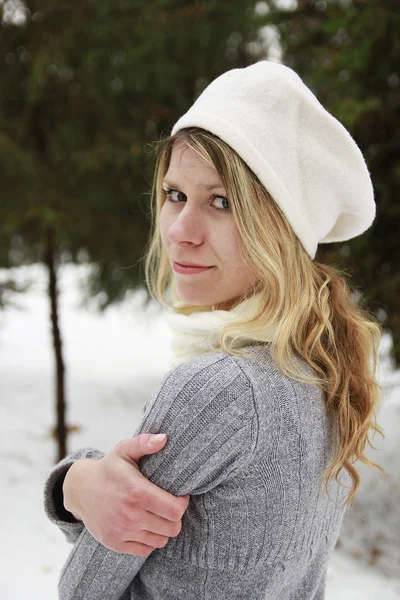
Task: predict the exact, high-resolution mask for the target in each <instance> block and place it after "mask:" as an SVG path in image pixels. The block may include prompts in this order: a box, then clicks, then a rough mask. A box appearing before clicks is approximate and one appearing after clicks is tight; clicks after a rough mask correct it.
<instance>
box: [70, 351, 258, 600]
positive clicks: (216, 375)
mask: <svg viewBox="0 0 400 600" xmlns="http://www.w3.org/2000/svg"><path fill="white" fill-rule="evenodd" d="M257 427H258V421H257V414H256V411H255V407H254V400H253V390H252V387H251V384H250V382H249V380H248V379H247V377H246V376H245V375H244V374H243V372H242V371H241V370H240V369H239V367H238V365H237V363H236V361H235V359H234V358H233V357H231V356H229V355H228V356H227V355H225V354H223V355H222V356H221V354H218V355H217V356H216V355H206V356H203V357H199V358H196V359H194V360H192V361H189V363H187V364H183V365H180V366H179V367H178V368H177V369H175V370H174V371H172V373H171V374H170V375H169V377H168V378H166V379H165V380H164V382H163V384H162V386H161V389H160V390H159V392H158V394H157V396H156V397H155V398H154V399H153V401H152V403H150V405H149V406H148V408H147V411H146V414H145V416H144V418H143V420H142V423H141V424H140V426H139V428H138V431H137V432H135V433H136V434H137V433H141V432H147V433H166V434H167V436H168V441H167V444H166V445H165V446H164V448H163V449H162V450H161V451H160V452H158V453H156V454H152V455H148V456H143V458H141V459H140V465H139V466H140V470H141V472H142V474H143V475H144V476H145V477H147V478H148V479H149V480H150V481H151V482H152V483H153V484H155V485H157V486H159V487H162V488H163V489H164V490H166V491H168V492H169V493H171V494H174V495H175V496H181V495H184V494H187V493H188V494H203V493H205V492H207V491H209V490H211V489H213V488H214V487H216V486H217V485H219V484H221V483H222V482H224V481H226V480H228V479H230V478H233V477H235V474H236V473H237V472H238V471H239V470H241V469H243V468H246V466H247V465H248V464H249V462H250V460H251V456H252V454H253V451H254V447H255V443H256V439H257ZM160 551H162V549H161V550H160ZM145 560H146V558H143V557H137V556H131V555H128V554H122V553H118V552H113V551H111V550H108V549H107V548H105V547H104V546H103V545H102V544H100V543H98V542H97V541H96V540H95V539H94V538H93V536H91V534H90V533H89V531H88V530H87V529H86V528H84V529H83V530H82V533H81V534H80V536H79V539H78V541H77V542H76V544H75V546H74V548H73V550H72V552H71V554H70V556H69V558H68V560H67V563H66V565H65V566H64V568H63V571H62V573H61V576H60V582H59V598H60V600H83V598H84V599H85V600H103V599H104V600H120V598H121V596H122V595H123V594H124V593H126V589H127V587H128V586H129V585H130V583H131V581H132V580H133V578H134V577H135V575H136V574H137V573H138V571H139V569H140V567H141V566H142V565H143V563H144V562H145Z"/></svg>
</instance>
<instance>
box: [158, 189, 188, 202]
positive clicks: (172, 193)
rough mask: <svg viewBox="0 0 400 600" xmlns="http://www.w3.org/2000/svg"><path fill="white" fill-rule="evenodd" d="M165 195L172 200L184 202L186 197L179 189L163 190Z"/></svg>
mask: <svg viewBox="0 0 400 600" xmlns="http://www.w3.org/2000/svg"><path fill="white" fill-rule="evenodd" d="M162 191H163V193H164V195H165V196H166V197H167V198H168V200H170V202H182V200H185V199H186V196H185V194H182V192H180V191H179V190H162Z"/></svg>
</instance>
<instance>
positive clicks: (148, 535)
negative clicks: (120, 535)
mask: <svg viewBox="0 0 400 600" xmlns="http://www.w3.org/2000/svg"><path fill="white" fill-rule="evenodd" d="M127 541H131V540H127ZM135 541H137V542H139V543H140V544H144V545H145V546H150V547H151V548H164V546H166V545H167V544H168V541H169V537H168V536H165V535H158V534H156V533H152V532H151V531H141V532H140V533H139V534H138V535H137V536H136V539H135Z"/></svg>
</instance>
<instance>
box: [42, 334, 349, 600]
mask: <svg viewBox="0 0 400 600" xmlns="http://www.w3.org/2000/svg"><path fill="white" fill-rule="evenodd" d="M246 351H247V353H248V355H247V356H246V357H236V356H235V357H233V356H232V355H230V354H227V353H226V352H225V351H223V350H219V351H216V352H212V353H209V354H205V355H203V356H200V357H198V358H194V359H191V360H188V361H187V362H185V363H183V364H181V365H179V366H178V367H177V368H175V369H173V370H172V371H170V372H169V373H168V374H167V375H166V376H165V378H164V380H163V382H162V383H161V386H160V387H159V389H158V390H157V391H156V393H155V394H153V396H152V397H151V398H150V399H149V400H148V401H147V403H146V405H145V407H144V411H143V412H144V414H143V419H142V422H141V424H140V426H139V427H138V428H137V430H136V431H135V433H134V435H137V434H138V433H141V432H145V433H148V432H151V433H159V432H160V433H161V432H162V433H167V434H168V441H167V443H166V445H165V447H164V448H163V449H162V450H161V451H160V452H158V453H156V454H152V455H147V456H144V457H142V458H141V459H140V465H139V466H140V470H141V472H142V473H143V474H144V475H145V476H146V477H147V478H148V479H149V480H150V481H152V482H153V483H155V484H156V485H158V486H160V487H162V488H163V489H165V490H167V491H168V492H170V493H172V494H174V495H177V496H178V495H179V496H180V495H183V494H186V493H189V494H190V495H191V497H190V502H189V505H188V508H187V510H186V512H185V513H184V515H183V520H182V530H181V532H180V534H179V535H178V536H176V537H173V538H170V540H169V541H168V543H167V545H166V546H165V547H164V548H159V549H158V548H157V549H156V550H154V551H153V552H152V553H151V554H150V556H149V557H148V558H142V557H137V556H132V555H129V554H121V553H118V552H113V551H111V550H108V549H106V548H105V547H104V546H102V545H101V544H100V543H98V542H97V541H96V540H95V539H94V538H93V537H92V536H91V535H90V533H89V532H88V531H87V529H86V528H85V526H84V524H83V523H81V522H79V523H68V522H66V521H65V520H63V516H62V515H63V514H65V510H63V507H62V506H57V500H56V494H55V493H54V489H55V486H56V485H57V481H58V485H60V478H61V477H62V476H63V475H64V474H65V473H66V471H67V470H68V468H69V466H70V465H71V464H72V463H73V462H74V461H75V460H77V459H79V458H85V457H86V458H87V457H89V458H101V457H102V456H104V453H102V452H100V451H98V450H95V449H93V448H84V449H82V450H79V451H77V452H74V453H73V454H71V455H69V456H68V457H66V458H65V459H64V460H63V461H61V462H60V463H58V465H56V466H55V467H54V469H53V470H52V471H51V473H50V474H49V477H48V479H47V480H46V483H45V490H44V499H45V511H46V513H47V515H48V517H49V518H50V519H51V520H52V521H53V522H54V523H55V524H56V525H58V527H59V528H60V529H61V530H62V531H63V532H64V534H65V536H66V538H67V540H68V541H69V542H71V543H73V544H74V547H73V549H72V551H71V553H70V555H69V557H68V560H67V562H66V564H65V565H64V567H63V569H62V572H61V575H60V580H59V598H60V599H61V600H103V599H104V600H122V599H123V600H128V599H129V600H131V599H132V600H133V599H135V600H136V599H140V600H180V599H184V600H261V599H262V600H322V599H323V598H324V595H325V580H326V571H327V563H328V560H329V556H330V554H331V552H332V550H333V549H334V547H335V544H336V541H337V538H338V535H339V530H340V526H341V522H342V518H343V514H344V508H343V500H344V498H345V496H346V493H347V492H348V490H346V488H344V487H342V486H340V485H338V484H337V483H336V482H335V481H333V482H331V483H330V486H329V492H330V496H331V498H332V500H330V499H329V498H328V496H327V495H326V492H325V488H324V485H321V486H320V476H321V473H322V471H323V469H324V467H325V466H326V465H327V464H328V463H329V460H330V458H331V457H332V452H333V449H334V444H335V440H337V429H336V421H335V418H334V416H333V415H332V414H331V413H328V412H327V411H326V408H325V402H324V395H323V393H322V392H321V391H320V390H319V389H318V388H317V387H316V386H314V385H311V384H304V383H299V382H297V381H295V380H293V379H291V378H290V379H289V378H288V377H285V376H284V375H283V374H282V373H281V372H280V371H279V369H278V368H277V366H276V364H275V362H274V360H273V359H272V356H271V353H270V350H269V349H268V346H265V345H255V346H252V347H248V348H246ZM298 360H299V364H300V365H301V368H302V370H303V372H304V373H306V374H308V375H310V374H312V371H311V369H310V367H309V366H308V365H307V364H306V363H305V362H304V361H302V360H300V359H298ZM339 481H340V482H341V483H344V484H346V485H347V486H348V485H349V483H350V477H349V475H348V474H347V472H344V473H343V472H342V474H341V475H340V477H339ZM58 502H59V503H61V502H60V501H58Z"/></svg>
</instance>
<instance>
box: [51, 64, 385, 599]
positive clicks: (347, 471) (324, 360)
mask: <svg viewBox="0 0 400 600" xmlns="http://www.w3.org/2000/svg"><path fill="white" fill-rule="evenodd" d="M157 153H158V160H157V165H156V173H155V179H154V194H153V197H154V213H153V233H152V237H151V240H150V243H149V247H148V252H147V254H146V270H147V281H148V286H149V290H150V292H151V293H152V295H153V297H154V298H155V299H156V300H157V301H158V302H160V303H162V304H163V305H165V306H168V307H169V309H170V311H169V321H170V324H171V327H172V328H173V330H174V333H175V336H174V339H173V344H172V349H173V351H174V366H173V368H172V370H171V371H170V372H169V373H167V374H166V376H165V378H164V380H163V381H162V383H161V385H160V387H159V389H158V390H157V391H156V392H155V393H154V395H153V396H152V397H151V398H150V399H149V401H148V402H147V403H146V405H145V407H144V414H143V418H142V422H141V423H140V425H139V427H138V428H137V430H136V432H135V434H136V436H139V437H135V438H133V439H132V440H123V441H122V442H120V444H118V445H117V446H116V447H115V448H113V449H112V450H111V451H110V452H109V453H108V454H104V453H102V452H100V451H99V450H95V449H92V448H84V449H82V450H80V451H78V452H76V453H74V454H72V455H70V456H69V457H67V458H66V459H64V460H63V461H61V463H59V464H58V465H57V466H56V467H55V468H54V469H53V471H52V472H51V473H50V475H49V477H48V480H47V481H46V488H45V508H46V511H47V514H48V516H49V518H50V519H52V520H53V521H54V522H55V523H56V524H57V525H58V526H59V527H60V528H61V529H62V530H63V531H64V533H65V534H66V536H67V539H68V540H69V541H70V542H72V543H73V544H74V547H73V549H72V551H71V554H70V556H69V558H68V561H67V563H66V564H65V566H64V568H63V570H62V573H61V576H60V582H59V594H60V598H61V599H62V600H67V599H68V600H72V599H73V600H83V599H84V600H102V599H104V600H112V599H120V598H124V599H128V598H131V599H139V598H140V599H143V600H150V599H151V600H156V599H157V600H179V599H185V600H192V599H193V600H200V599H204V600H205V599H210V600H211V599H212V600H215V599H221V600H226V599H229V600H239V599H240V600H258V599H259V600H261V599H263V600H322V599H323V598H324V595H325V581H326V573H327V565H328V561H329V557H330V555H331V553H332V551H333V549H334V547H335V544H336V541H337V539H338V535H339V531H340V526H341V523H342V518H343V515H344V511H345V510H346V507H347V506H348V505H349V504H350V503H351V502H352V500H353V499H354V496H355V494H356V492H357V489H358V486H359V479H360V478H359V475H358V473H357V469H356V464H355V463H356V461H362V462H365V463H367V464H370V465H374V466H377V465H375V463H372V462H370V461H369V460H368V459H367V458H366V457H365V455H364V450H365V446H366V443H367V442H369V441H370V440H369V435H370V434H371V433H372V432H373V431H380V429H379V427H378V426H377V424H376V411H377V408H378V403H379V396H380V393H379V392H380V390H379V386H378V384H377V382H376V378H375V370H376V357H377V348H378V345H379V339H380V328H379V325H378V324H377V322H376V321H375V320H374V319H373V318H372V316H371V315H370V314H369V313H368V312H367V311H366V309H365V308H362V307H361V306H359V305H358V304H357V301H356V300H355V299H354V296H353V295H352V293H351V290H350V288H349V286H348V284H347V282H346V280H345V278H344V276H343V275H342V274H341V273H339V272H338V271H337V270H336V269H335V268H332V267H329V266H327V265H324V264H320V263H318V262H316V261H315V260H314V258H315V254H316V250H317V245H318V244H319V243H324V242H332V241H342V240H346V239H350V238H352V237H355V236H357V235H360V234H361V233H362V232H364V231H365V230H366V229H367V228H369V227H370V226H371V224H372V222H373V220H374V217H375V203H374V197H373V189H372V184H371V180H370V176H369V172H368V169H367V166H366V164H365V161H364V159H363V157H362V154H361V152H360V150H359V148H358V147H357V145H356V143H355V142H354V140H353V139H352V138H351V136H350V135H349V133H348V132H347V131H346V130H345V128H344V127H343V126H342V125H341V124H340V123H339V122H338V121H337V120H336V119H335V118H334V117H333V116H332V115H330V114H329V113H328V112H327V111H326V110H325V109H324V108H323V107H322V105H321V104H320V103H319V101H318V100H317V98H316V97H315V96H314V94H312V92H311V91H310V90H309V88H307V86H306V85H305V84H304V83H303V81H302V80H301V78H300V77H299V76H298V75H297V74H296V73H295V72H294V71H293V70H291V69H289V68H288V67H285V66H283V65H279V64H275V63H272V62H269V61H261V62H258V63H256V64H254V65H251V66H249V67H247V68H245V69H234V70H232V71H228V72H227V73H224V74H223V75H221V76H220V77H218V78H217V79H216V80H214V81H213V82H212V83H211V84H210V85H209V86H208V87H207V88H206V89H205V90H204V91H203V93H202V94H201V95H200V96H199V98H198V99H197V101H196V102H195V103H194V104H193V106H192V107H191V108H190V109H189V110H188V112H187V113H186V114H185V115H183V116H182V117H181V118H180V119H179V120H178V122H177V123H176V124H175V126H174V128H173V130H172V133H171V136H169V137H167V138H166V139H164V140H162V141H161V142H159V143H158V144H157ZM168 293H170V294H171V295H172V302H171V301H169V300H168ZM145 434H146V435H145ZM148 434H166V436H167V437H166V438H165V440H167V441H166V443H165V440H164V442H159V445H156V446H153V449H151V447H150V446H149V445H148V444H147V443H148V441H149V435H148ZM139 459H140V461H139ZM71 465H72V466H71ZM139 467H140V471H139ZM133 473H134V474H135V477H133ZM62 491H63V492H64V504H63V494H62Z"/></svg>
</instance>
